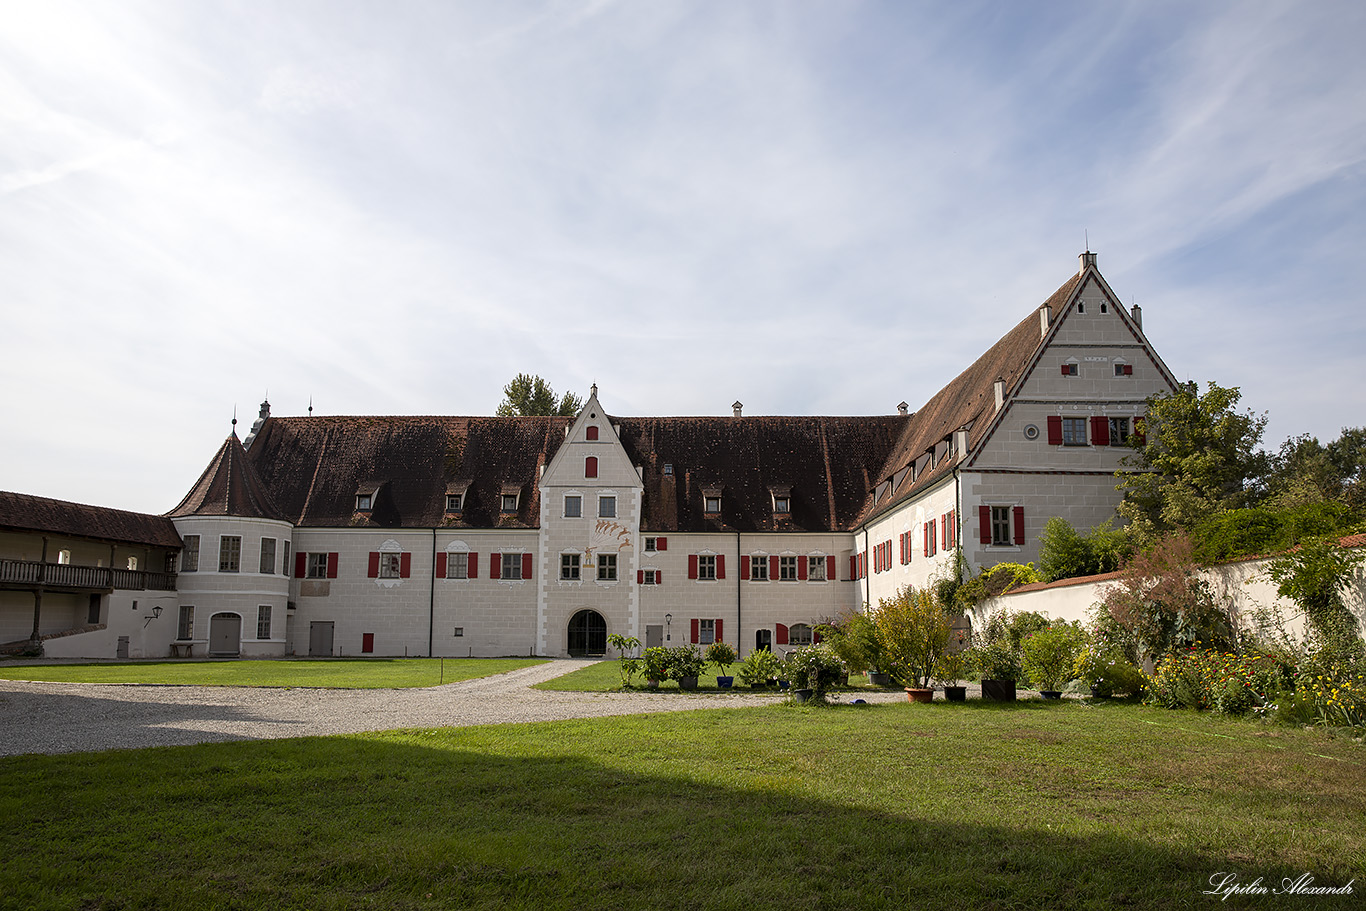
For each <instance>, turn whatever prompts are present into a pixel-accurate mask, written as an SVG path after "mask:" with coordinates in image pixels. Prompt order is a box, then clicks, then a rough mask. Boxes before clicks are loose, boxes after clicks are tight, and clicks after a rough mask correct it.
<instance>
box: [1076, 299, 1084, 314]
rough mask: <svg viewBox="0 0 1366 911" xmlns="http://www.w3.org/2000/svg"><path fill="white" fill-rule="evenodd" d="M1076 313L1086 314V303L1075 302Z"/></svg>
mask: <svg viewBox="0 0 1366 911" xmlns="http://www.w3.org/2000/svg"><path fill="white" fill-rule="evenodd" d="M1077 312H1078V313H1085V312H1086V302H1085V301H1077Z"/></svg>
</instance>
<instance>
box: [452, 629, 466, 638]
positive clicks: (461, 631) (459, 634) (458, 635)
mask: <svg viewBox="0 0 1366 911" xmlns="http://www.w3.org/2000/svg"><path fill="white" fill-rule="evenodd" d="M453 635H454V636H455V638H457V639H459V638H461V637H463V636H464V635H465V628H464V627H463V626H457V627H456V628H455V633H454V634H453Z"/></svg>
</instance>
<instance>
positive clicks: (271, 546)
mask: <svg viewBox="0 0 1366 911" xmlns="http://www.w3.org/2000/svg"><path fill="white" fill-rule="evenodd" d="M261 572H263V573H265V574H266V575H271V574H273V573H274V572H275V539H274V538H262V539H261ZM265 638H267V639H269V638H270V637H269V636H266V637H265Z"/></svg>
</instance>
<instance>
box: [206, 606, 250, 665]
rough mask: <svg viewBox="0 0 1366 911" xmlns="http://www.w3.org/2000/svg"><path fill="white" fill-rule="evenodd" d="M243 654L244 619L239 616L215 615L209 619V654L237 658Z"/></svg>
mask: <svg viewBox="0 0 1366 911" xmlns="http://www.w3.org/2000/svg"><path fill="white" fill-rule="evenodd" d="M241 653H242V618H241V617H240V616H238V615H237V614H214V615H213V616H212V617H210V618H209V654H210V655H214V656H217V657H231V658H236V657H237V656H238V655H240V654H241Z"/></svg>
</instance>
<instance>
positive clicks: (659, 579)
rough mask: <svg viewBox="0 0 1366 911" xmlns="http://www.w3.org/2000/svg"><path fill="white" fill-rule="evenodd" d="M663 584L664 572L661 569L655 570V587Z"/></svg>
mask: <svg viewBox="0 0 1366 911" xmlns="http://www.w3.org/2000/svg"><path fill="white" fill-rule="evenodd" d="M663 584H664V570H662V569H657V570H655V585H663Z"/></svg>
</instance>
